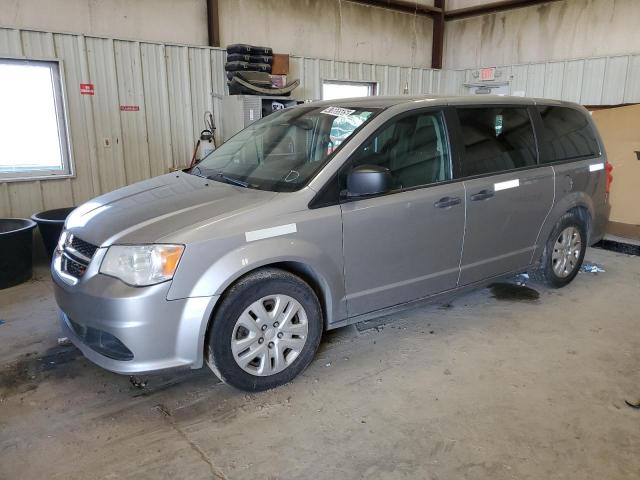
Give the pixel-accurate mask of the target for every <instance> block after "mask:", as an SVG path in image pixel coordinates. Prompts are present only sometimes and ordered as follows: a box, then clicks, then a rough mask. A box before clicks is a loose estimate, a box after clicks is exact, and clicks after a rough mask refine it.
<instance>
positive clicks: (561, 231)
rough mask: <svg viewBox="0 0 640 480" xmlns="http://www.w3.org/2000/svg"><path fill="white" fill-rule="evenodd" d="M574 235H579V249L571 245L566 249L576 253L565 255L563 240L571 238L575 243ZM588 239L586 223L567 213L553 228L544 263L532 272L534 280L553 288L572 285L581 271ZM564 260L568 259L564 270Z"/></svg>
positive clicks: (543, 259) (544, 255)
mask: <svg viewBox="0 0 640 480" xmlns="http://www.w3.org/2000/svg"><path fill="white" fill-rule="evenodd" d="M572 229H573V230H572ZM574 233H577V235H579V238H578V241H579V242H580V245H579V248H578V247H577V246H576V245H575V244H570V245H568V246H566V248H570V249H571V251H572V252H575V253H571V254H563V251H562V247H563V245H565V244H564V243H563V242H562V239H566V238H568V237H570V238H571V239H573V240H572V241H574V242H575V239H576V236H575V235H574ZM563 235H565V236H564V237H563ZM587 238H588V237H587V227H586V225H585V223H584V221H582V220H581V219H580V218H579V217H578V216H577V215H575V214H574V213H570V212H568V213H565V214H564V215H563V216H562V217H561V218H560V220H558V223H556V225H555V227H554V228H553V231H552V232H551V235H550V236H549V239H548V240H547V243H546V245H545V248H544V253H543V254H542V262H541V263H540V266H539V267H538V268H537V269H536V270H535V271H533V272H531V276H532V278H533V279H534V280H537V281H539V282H541V283H544V284H545V285H547V286H549V287H551V288H562V287H564V286H566V285H568V284H569V283H571V281H572V280H573V279H574V278H575V276H576V275H577V274H578V271H580V266H581V265H582V261H583V260H584V254H585V252H586V251H587ZM563 258H566V261H565V263H564V265H565V267H564V268H563V267H562V265H563V264H562V259H563ZM554 267H555V268H554Z"/></svg>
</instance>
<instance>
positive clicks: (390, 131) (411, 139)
mask: <svg viewBox="0 0 640 480" xmlns="http://www.w3.org/2000/svg"><path fill="white" fill-rule="evenodd" d="M360 165H378V166H382V167H386V168H388V169H389V171H390V172H391V175H392V177H393V180H394V189H395V190H401V189H405V188H412V187H417V186H421V185H428V184H431V183H438V182H443V181H445V180H449V179H450V178H451V173H450V171H451V169H450V166H449V165H450V162H449V145H448V142H447V136H446V130H445V128H444V121H443V118H442V113H440V112H425V113H420V114H414V115H408V116H404V117H401V118H399V119H397V120H394V121H392V122H391V123H390V124H388V125H387V126H386V127H383V128H382V130H380V131H379V132H378V133H377V134H375V135H374V137H373V138H370V139H369V140H367V141H366V142H365V143H364V145H361V146H360V147H359V148H358V150H357V151H356V152H355V153H354V154H353V157H352V160H351V168H355V167H357V166H360Z"/></svg>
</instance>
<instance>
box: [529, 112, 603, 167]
mask: <svg viewBox="0 0 640 480" xmlns="http://www.w3.org/2000/svg"><path fill="white" fill-rule="evenodd" d="M538 111H539V112H540V115H541V116H542V124H543V126H544V131H543V137H542V138H543V146H544V148H543V152H544V154H543V155H542V158H541V159H540V160H541V162H544V163H548V162H555V161H561V160H571V159H578V158H587V157H593V156H596V155H597V154H598V153H599V152H600V149H599V148H598V142H597V141H596V138H595V136H594V134H593V129H592V128H591V126H590V125H589V122H588V120H587V118H586V117H585V115H584V114H582V113H581V112H579V111H578V110H575V109H573V108H566V107H538Z"/></svg>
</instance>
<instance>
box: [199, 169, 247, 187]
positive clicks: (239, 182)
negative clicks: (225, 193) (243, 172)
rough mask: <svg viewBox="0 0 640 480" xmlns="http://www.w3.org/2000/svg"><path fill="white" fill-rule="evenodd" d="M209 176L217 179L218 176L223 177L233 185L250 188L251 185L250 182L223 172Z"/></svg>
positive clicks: (210, 178)
mask: <svg viewBox="0 0 640 480" xmlns="http://www.w3.org/2000/svg"><path fill="white" fill-rule="evenodd" d="M207 178H208V179H209V180H215V179H216V178H221V179H222V180H224V181H225V182H227V183H230V184H232V185H238V186H240V187H244V188H249V185H250V184H249V183H248V182H245V181H243V180H240V179H239V178H233V177H228V176H227V175H225V174H224V173H222V172H216V173H215V174H214V175H209V176H208V177H207Z"/></svg>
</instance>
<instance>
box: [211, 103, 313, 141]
mask: <svg viewBox="0 0 640 480" xmlns="http://www.w3.org/2000/svg"><path fill="white" fill-rule="evenodd" d="M299 103H302V102H301V101H299V100H295V99H293V98H291V97H262V96H259V95H227V96H226V97H224V98H223V99H222V132H223V137H224V138H223V141H224V142H226V141H227V140H229V139H230V138H231V137H232V136H234V135H235V134H236V133H238V132H239V131H240V130H243V129H245V128H247V127H248V126H249V125H251V124H252V123H253V122H256V121H258V120H260V119H261V118H262V117H266V116H267V115H269V114H271V113H273V112H275V111H278V110H283V109H285V108H288V107H293V106H295V105H298V104H299Z"/></svg>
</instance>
